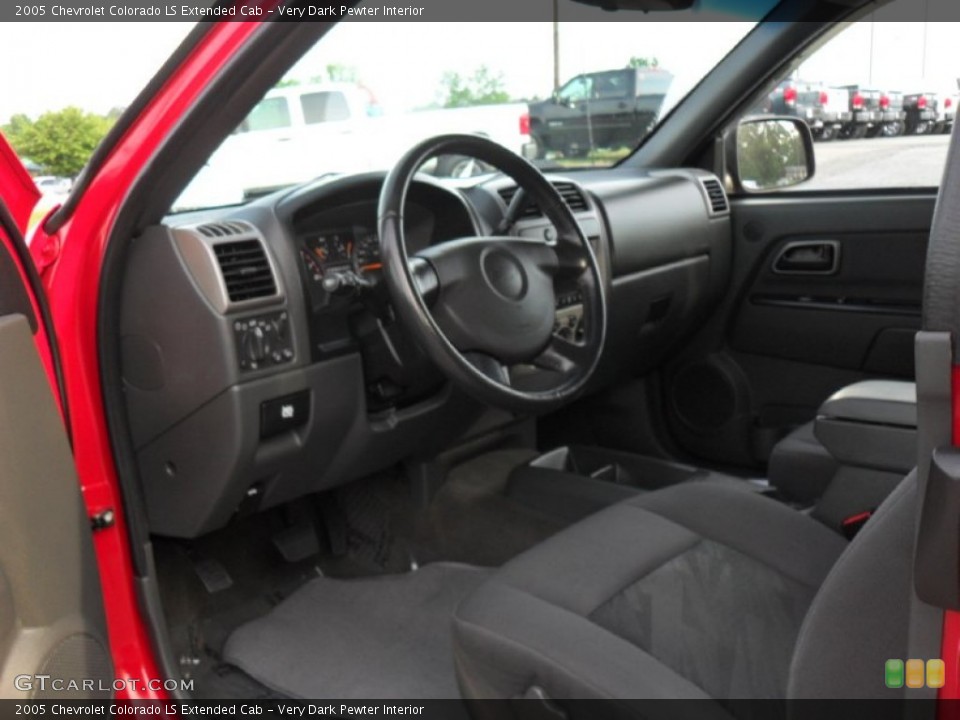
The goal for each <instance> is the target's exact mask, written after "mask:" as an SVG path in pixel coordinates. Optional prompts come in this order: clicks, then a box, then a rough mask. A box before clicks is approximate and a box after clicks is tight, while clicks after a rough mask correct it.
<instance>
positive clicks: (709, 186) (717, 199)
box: [700, 178, 730, 215]
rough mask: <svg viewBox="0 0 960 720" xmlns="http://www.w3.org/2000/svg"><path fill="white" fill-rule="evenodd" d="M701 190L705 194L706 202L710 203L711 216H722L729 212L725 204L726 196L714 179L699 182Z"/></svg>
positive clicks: (717, 181) (718, 182)
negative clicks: (701, 186)
mask: <svg viewBox="0 0 960 720" xmlns="http://www.w3.org/2000/svg"><path fill="white" fill-rule="evenodd" d="M700 182H701V184H702V185H703V189H704V190H705V191H706V193H707V200H708V201H709V203H710V214H711V215H723V214H724V213H727V212H729V211H730V206H729V205H728V204H727V194H726V193H725V192H724V191H723V186H722V185H721V184H720V181H719V180H717V179H716V178H707V179H705V180H701V181H700Z"/></svg>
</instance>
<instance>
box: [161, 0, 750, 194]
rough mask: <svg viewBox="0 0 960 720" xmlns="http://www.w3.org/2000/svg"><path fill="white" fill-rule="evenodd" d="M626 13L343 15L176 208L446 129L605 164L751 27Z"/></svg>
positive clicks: (545, 162) (517, 148)
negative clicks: (411, 18)
mask: <svg viewBox="0 0 960 720" xmlns="http://www.w3.org/2000/svg"><path fill="white" fill-rule="evenodd" d="M598 12H600V11H598ZM687 14H688V13H685V12H681V13H671V14H670V15H668V16H666V17H671V18H673V17H680V18H682V17H683V16H685V15H687ZM600 17H602V18H604V19H606V18H610V17H611V15H609V14H606V13H601V14H600ZM617 17H618V18H629V20H630V21H627V22H624V21H623V20H620V21H618V22H598V21H588V22H564V21H562V20H560V21H558V22H556V23H554V22H552V21H544V22H515V23H466V22H464V23H433V22H341V23H339V24H337V25H336V26H334V28H333V29H332V30H331V31H330V32H329V33H328V34H327V35H326V36H324V37H323V38H322V39H321V40H320V41H319V42H318V43H317V44H316V45H315V46H314V47H313V48H312V49H311V50H310V51H308V52H307V53H306V54H305V55H304V56H303V57H302V58H301V60H300V61H299V62H298V63H297V64H296V66H294V67H293V68H291V69H290V70H289V72H288V73H287V74H286V75H285V77H284V78H283V79H282V80H281V81H280V82H279V83H278V84H277V85H276V86H275V87H274V88H273V89H272V90H270V91H269V92H268V93H267V94H266V96H265V97H264V98H263V100H261V102H260V103H259V104H258V105H257V106H256V107H255V108H254V109H253V110H252V111H251V113H250V115H249V117H248V118H247V119H246V120H245V121H244V122H243V123H241V125H240V126H239V127H238V128H237V129H236V130H235V131H234V133H233V134H231V135H230V136H229V137H228V138H227V139H226V140H225V141H224V143H223V144H222V145H221V146H220V148H219V149H218V150H217V152H215V153H214V155H213V156H212V157H211V158H210V159H209V161H208V162H207V164H206V166H205V167H204V168H203V170H202V171H201V172H200V173H199V174H198V175H197V177H196V178H195V179H194V181H193V182H192V183H191V184H190V186H189V187H188V188H187V189H186V190H185V191H184V193H183V194H182V195H181V197H180V199H179V200H178V201H177V203H176V204H175V205H174V208H173V209H174V210H175V211H177V210H187V209H195V208H202V207H209V206H212V205H226V204H233V203H240V202H244V201H246V200H249V199H251V198H254V197H257V196H259V195H262V194H265V193H268V192H271V191H273V190H276V189H278V188H281V187H286V186H289V185H292V184H295V183H300V182H304V181H308V180H310V179H313V178H317V177H321V176H323V175H324V174H327V173H351V172H363V171H371V170H386V169H388V168H390V167H391V166H392V165H393V164H394V163H395V162H396V161H397V160H398V159H399V157H400V156H401V155H402V154H403V152H404V151H406V150H407V149H408V148H410V147H411V146H413V145H414V144H415V143H416V142H418V141H420V140H423V139H425V138H426V137H429V136H431V135H439V134H443V133H451V132H467V133H480V134H483V135H485V136H487V137H489V138H491V139H493V140H495V141H496V142H498V143H500V144H502V145H504V146H506V147H508V148H509V149H511V150H513V151H514V152H516V153H518V154H520V155H522V156H524V157H526V158H528V159H529V160H531V161H533V162H534V163H536V164H537V165H539V166H540V167H542V168H544V169H562V170H575V169H578V168H585V167H604V166H610V165H613V164H615V163H617V162H618V161H620V160H621V159H622V158H624V157H625V156H627V155H628V154H629V153H630V152H632V151H633V149H635V148H636V147H637V145H638V144H639V143H640V142H641V141H642V140H643V138H644V137H645V136H646V135H647V134H648V133H650V132H651V131H652V130H653V129H654V128H655V127H656V126H657V124H658V123H659V121H660V120H661V119H662V118H663V117H664V116H665V115H666V113H667V112H669V110H670V109H671V108H672V107H673V106H674V105H675V104H676V103H677V102H679V101H680V100H681V99H682V98H683V97H684V96H685V95H686V94H687V93H688V92H689V91H690V90H691V89H692V88H693V87H694V86H695V85H696V84H697V83H698V82H699V81H700V80H701V79H702V78H703V77H704V76H705V75H706V74H707V73H708V72H709V71H710V70H711V69H712V68H713V66H714V65H716V64H717V63H718V62H719V61H720V60H721V59H722V58H723V56H724V55H726V54H727V53H728V52H729V51H730V50H731V49H732V48H733V47H734V46H735V45H736V44H737V43H738V42H739V41H740V40H741V39H742V38H743V37H744V36H745V35H746V34H747V33H748V32H749V31H750V30H751V29H752V28H753V27H754V24H755V23H753V22H688V21H683V20H678V21H668V22H665V21H656V22H645V21H644V19H643V18H644V16H643V15H642V14H637V13H621V14H619V15H618V16H617ZM659 17H665V15H663V14H661V15H660V16H659ZM424 170H425V171H427V172H431V173H433V174H434V175H437V176H440V177H459V178H462V177H469V176H474V175H480V174H484V173H488V172H491V171H492V168H490V167H488V166H486V165H484V164H483V163H480V162H477V161H475V160H473V159H471V158H465V157H453V156H447V157H442V158H438V159H437V160H435V161H431V163H429V164H428V165H427V166H425V167H424Z"/></svg>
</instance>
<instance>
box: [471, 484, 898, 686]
mask: <svg viewBox="0 0 960 720" xmlns="http://www.w3.org/2000/svg"><path fill="white" fill-rule="evenodd" d="M914 485H915V483H914V482H913V480H912V477H911V478H909V479H908V480H905V481H904V483H902V484H901V487H900V488H898V490H897V491H895V492H894V493H893V495H891V497H890V498H889V499H888V501H887V503H885V505H884V508H882V509H881V510H880V511H878V513H877V515H876V516H875V517H874V519H872V520H871V522H870V523H869V524H868V526H867V528H865V529H864V531H863V532H861V534H860V535H859V536H858V537H857V539H856V540H855V541H854V543H849V544H848V543H847V542H846V541H845V540H844V539H843V538H842V537H841V536H840V535H838V534H837V533H835V532H833V531H831V530H829V529H828V528H826V527H824V526H823V525H822V524H820V523H818V522H817V521H815V520H812V519H811V518H809V517H808V516H806V515H804V514H801V513H798V512H796V511H794V510H792V509H790V508H788V507H786V506H784V505H781V504H780V503H777V502H776V501H774V500H771V499H769V498H766V497H763V496H761V495H758V494H756V493H753V492H749V491H746V490H741V489H737V488H735V487H733V486H731V485H729V484H717V483H709V482H693V483H686V484H682V485H677V486H674V487H671V488H667V489H664V490H660V491H657V492H653V493H649V494H646V495H642V496H640V497H638V498H634V499H631V500H628V501H625V502H623V503H620V504H618V505H615V506H613V507H611V508H608V509H607V510H604V511H602V512H600V513H597V514H596V515H593V516H591V517H590V518H588V519H586V520H584V521H582V522H580V523H578V524H577V525H575V526H573V527H571V528H569V529H568V530H566V531H564V532H562V533H560V534H558V535H557V536H555V537H554V538H552V539H550V540H548V541H546V542H545V543H543V544H541V545H539V546H537V547H535V548H533V549H531V550H530V551H528V552H527V553H525V554H523V555H521V556H519V557H518V558H516V559H515V560H513V561H512V562H510V563H508V564H507V565H505V566H504V567H503V568H501V570H500V571H498V572H497V573H495V574H494V575H493V576H492V577H491V578H490V579H489V580H487V581H486V582H485V583H484V584H483V585H481V586H480V588H479V589H478V590H477V591H475V592H474V593H473V594H471V595H470V596H468V597H467V598H466V599H465V600H464V602H462V603H461V604H460V605H459V607H458V608H457V611H456V613H455V617H454V660H455V665H456V669H457V674H458V678H459V682H460V687H461V691H462V692H463V694H464V695H465V696H466V697H467V698H473V699H482V698H511V697H521V696H525V695H529V694H530V692H531V691H532V690H533V691H535V692H536V693H542V694H545V695H546V696H547V697H549V698H552V699H559V698H583V699H594V698H618V699H628V698H646V699H657V698H689V699H706V698H713V699H727V698H737V699H740V698H743V699H746V698H784V697H787V695H788V686H789V687H790V693H792V694H797V695H801V696H832V695H834V693H836V692H842V691H843V688H845V687H850V684H851V683H853V685H852V687H853V688H854V692H855V693H858V695H854V696H860V695H868V696H873V695H874V694H875V693H874V691H876V693H878V694H879V695H880V696H882V689H883V677H882V662H883V660H882V659H881V660H880V661H879V662H880V663H881V664H880V665H879V666H877V667H867V668H865V669H864V671H863V672H862V673H861V675H862V677H865V678H867V680H865V681H864V683H861V685H860V686H858V685H857V681H858V680H857V677H852V676H850V675H849V674H848V675H847V676H844V672H846V671H845V670H844V668H843V667H842V666H838V665H836V663H834V664H831V661H830V658H829V657H825V656H824V662H823V664H822V665H823V667H822V668H820V667H815V666H814V664H812V662H811V661H810V660H809V658H799V659H797V658H795V657H794V651H795V648H796V647H797V646H798V637H799V636H800V634H801V627H802V626H803V628H804V629H803V634H804V636H806V635H808V634H809V635H811V636H812V639H810V640H809V641H808V642H803V643H802V644H805V645H807V646H808V647H810V648H811V649H813V650H816V651H821V650H822V648H824V647H828V645H829V643H831V642H837V641H838V638H837V637H836V635H833V636H830V635H829V633H828V632H825V631H824V630H825V629H824V627H823V625H824V624H826V625H827V626H829V625H830V624H831V623H834V624H835V623H836V622H845V621H844V620H843V619H842V618H844V617H845V616H846V615H847V614H850V613H851V612H854V613H856V612H857V610H858V607H857V603H858V602H862V601H863V600H864V597H865V596H864V595H863V593H866V594H867V595H866V597H867V598H871V599H868V600H866V602H867V603H868V605H869V603H871V602H872V603H873V605H874V606H876V609H877V612H879V613H884V612H885V613H886V614H887V618H883V617H880V618H879V619H878V618H876V617H874V616H873V614H872V612H871V611H870V608H869V607H863V608H859V609H860V610H864V611H867V612H865V613H861V614H863V615H864V617H863V618H861V619H860V620H857V621H854V624H856V622H861V624H864V627H859V626H857V629H858V631H859V632H867V633H872V634H873V635H874V636H875V638H880V640H881V641H880V642H876V641H868V642H862V643H860V645H859V647H857V650H858V651H861V657H864V656H865V655H869V656H870V657H872V655H873V654H879V655H880V656H881V657H883V653H886V652H895V651H896V649H897V648H899V647H900V646H901V645H902V644H905V641H904V640H903V638H902V637H900V635H899V634H898V633H893V634H894V635H897V637H892V638H891V637H888V636H889V635H890V633H886V634H884V629H883V628H884V624H890V622H891V620H890V618H891V613H892V614H893V616H896V612H897V611H896V608H897V607H898V605H899V606H902V607H906V606H907V605H908V603H907V602H906V597H903V598H901V597H900V593H899V591H894V592H888V593H887V597H883V593H882V592H879V591H878V586H877V582H880V583H881V584H880V585H879V588H883V587H884V586H885V584H886V585H890V584H891V583H892V585H890V587H898V586H897V585H896V583H898V582H899V583H900V584H901V586H902V587H903V588H904V592H909V587H910V585H909V581H908V579H907V578H903V577H902V576H903V575H904V574H908V573H909V568H910V562H911V558H910V550H909V548H910V546H911V542H910V539H911V533H912V528H913V508H914V503H913V497H914V492H913V486H914ZM891 530H896V532H891ZM877 532H880V533H883V534H882V536H881V540H882V539H883V538H886V540H884V541H883V542H881V543H877V542H874V543H868V544H867V545H866V546H865V547H864V549H865V552H864V551H855V550H854V546H858V545H862V543H861V539H863V540H868V539H869V536H876V533H877ZM891 543H892V545H891ZM904 548H906V550H905V551H904V550H903V549H904ZM877 552H879V553H881V554H882V556H883V559H884V560H885V561H886V562H887V563H888V565H887V567H885V568H883V570H882V571H881V573H880V575H879V577H877V578H875V580H876V582H873V581H871V582H866V581H864V582H861V583H859V585H858V586H857V587H856V588H854V591H853V592H852V593H847V594H843V593H839V594H840V595H842V596H841V597H839V600H838V593H837V591H836V590H837V588H841V589H843V588H844V587H845V586H846V585H847V583H846V582H845V580H844V578H843V577H838V578H831V580H830V581H827V578H828V575H830V574H831V568H832V567H834V565H835V564H836V563H837V560H838V558H840V557H841V555H844V553H846V555H844V557H845V558H846V560H845V566H846V569H847V571H848V572H852V573H853V576H852V577H853V578H854V580H855V581H860V580H863V579H864V576H863V573H864V572H865V570H864V567H872V566H874V565H876V564H878V563H877V561H878V558H877V557H875V553H877ZM861 566H864V567H861ZM866 572H867V574H869V570H868V569H867V570H866ZM825 581H826V582H825ZM827 586H830V587H832V588H833V591H832V592H829V593H824V592H822V591H821V588H823V589H824V590H826V588H827ZM818 592H820V593H821V595H822V596H823V597H821V596H818ZM815 598H816V603H817V605H818V606H819V607H818V608H815V609H816V612H811V605H814V603H815ZM838 602H839V606H838ZM851 603H853V605H852V606H851ZM891 607H892V608H893V610H891ZM808 613H809V614H810V615H816V618H815V619H814V620H813V621H812V622H808V626H804V620H805V618H807V616H808ZM835 616H836V617H835ZM867 616H869V617H867ZM837 617H839V618H841V619H840V620H839V621H838V620H837ZM894 622H895V621H894ZM905 624H906V623H904V625H905ZM833 629H834V631H838V632H839V629H838V628H837V627H835V626H834V627H833ZM853 642H854V643H856V642H857V640H853ZM870 651H875V652H870ZM822 655H824V654H823V653H822ZM825 655H829V653H826V654H825ZM834 655H836V653H834ZM887 657H899V656H898V655H888V656H887ZM843 662H849V660H847V659H844V660H843ZM792 663H794V664H797V663H800V664H801V665H803V664H804V663H807V664H808V665H809V668H807V667H806V666H805V669H807V670H809V675H810V676H811V677H813V676H817V677H818V678H821V679H822V677H821V676H824V677H826V678H827V679H826V680H825V681H823V682H821V683H820V684H814V685H805V682H804V679H803V678H800V679H799V680H798V679H796V678H792V676H791V664H792ZM831 672H833V673H834V674H836V675H838V677H837V679H836V680H835V681H834V682H835V685H834V686H833V687H831V686H830V678H829V676H830V673H831ZM851 672H853V674H854V675H856V672H855V671H851ZM871 678H872V679H871ZM844 683H846V684H844ZM877 687H879V688H880V690H878V689H877Z"/></svg>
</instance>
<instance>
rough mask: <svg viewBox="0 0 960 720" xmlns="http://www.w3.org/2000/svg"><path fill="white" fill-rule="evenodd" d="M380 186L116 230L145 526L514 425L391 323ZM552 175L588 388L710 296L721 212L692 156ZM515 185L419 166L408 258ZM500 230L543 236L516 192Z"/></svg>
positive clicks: (567, 309)
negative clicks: (594, 355)
mask: <svg viewBox="0 0 960 720" xmlns="http://www.w3.org/2000/svg"><path fill="white" fill-rule="evenodd" d="M574 178H575V179H574ZM383 180H384V174H383V173H368V174H362V175H351V176H337V177H328V178H324V179H322V180H319V181H315V182H312V183H308V184H305V185H302V186H299V187H296V188H294V189H292V190H287V191H281V192H278V193H275V194H273V195H270V196H267V197H264V198H260V199H258V200H256V201H254V202H252V203H249V204H247V205H243V206H239V207H232V208H221V209H216V210H210V211H205V212H198V213H189V214H182V215H176V216H172V217H170V218H168V219H167V220H166V221H165V222H164V223H162V224H158V225H155V226H152V227H150V228H147V229H146V231H145V232H144V233H143V234H142V235H141V236H140V237H138V238H137V239H136V240H135V242H134V243H133V246H132V248H133V249H132V251H131V254H130V258H129V261H128V264H127V267H126V274H125V278H124V289H123V298H122V303H123V304H122V311H121V327H120V334H121V348H122V358H121V361H122V369H123V378H124V383H125V392H126V398H127V406H128V407H127V409H128V417H129V424H130V429H131V433H132V436H133V439H134V445H135V448H136V452H137V459H138V464H139V468H140V474H141V478H142V483H143V490H144V496H145V499H146V506H147V511H148V519H149V523H150V527H151V530H152V532H154V533H157V534H161V535H167V536H175V537H197V536H199V535H202V534H204V533H206V532H210V531H212V530H215V529H217V528H219V527H222V526H223V525H225V524H226V523H228V522H230V520H231V519H233V518H235V517H238V516H242V515H245V514H249V513H253V512H257V511H259V510H261V509H264V508H267V507H272V506H275V505H278V504H281V503H283V502H286V501H289V500H292V499H294V498H297V497H301V496H303V495H306V494H309V493H314V492H318V491H321V490H324V489H328V488H332V487H335V486H337V485H341V484H343V483H346V482H349V481H351V480H353V479H356V478H360V477H363V476H364V475H367V474H370V473H372V472H377V471H380V470H383V469H386V468H388V467H390V466H391V465H394V464H396V463H398V462H401V461H409V460H417V461H419V460H423V459H429V458H431V457H433V456H435V455H436V454H438V453H440V452H442V451H443V450H445V449H448V448H450V447H453V446H456V445H457V444H460V443H463V442H466V441H469V440H470V439H471V438H476V437H480V436H482V435H484V434H489V433H491V432H496V431H497V430H498V429H502V428H506V427H509V426H510V425H511V424H514V423H517V422H519V421H522V420H523V418H519V417H516V416H514V415H512V414H510V413H507V412H505V411H502V410H498V409H497V408H491V407H487V406H484V405H482V404H480V403H478V402H476V401H474V400H472V399H471V398H468V397H466V396H465V395H463V394H462V393H461V392H460V391H459V390H458V389H457V388H455V387H452V386H451V385H450V383H449V382H448V381H447V380H446V378H445V377H444V376H443V375H442V374H441V373H439V371H438V370H437V369H436V368H435V367H433V365H432V364H431V363H430V362H429V361H428V360H427V358H426V357H425V356H424V355H423V353H422V352H421V350H420V349H419V347H417V346H416V344H415V343H413V342H412V341H411V340H410V339H409V337H408V336H407V334H406V333H405V332H404V330H403V327H402V326H401V324H400V323H399V322H398V321H397V318H396V316H395V314H394V312H393V306H392V302H391V298H390V296H389V292H388V291H387V288H386V284H385V282H384V279H383V272H382V264H381V258H380V245H379V238H378V237H377V231H376V227H377V223H376V208H377V202H378V197H379V193H380V188H381V186H382V184H383ZM550 180H551V182H553V183H554V185H555V186H556V188H557V190H558V191H559V192H560V194H561V196H562V197H563V198H564V200H565V201H566V202H567V204H568V205H569V206H570V208H571V210H573V212H574V214H575V217H576V218H577V220H578V222H579V223H580V225H581V227H582V229H583V230H584V234H585V235H586V236H587V237H588V239H589V241H590V243H591V244H592V246H593V248H594V251H595V252H596V255H597V258H598V263H599V265H600V269H601V274H602V275H603V277H604V282H605V285H606V287H607V295H608V309H609V312H608V315H609V318H608V323H609V324H608V332H607V343H606V346H605V350H604V356H603V358H602V361H601V365H600V367H599V369H598V371H597V373H596V376H595V378H594V380H593V381H592V387H591V388H590V389H589V391H596V390H600V389H602V388H604V387H607V386H609V385H611V384H613V383H616V382H618V381H620V380H621V379H622V378H623V377H625V376H628V375H638V374H642V373H644V372H647V371H649V370H650V369H652V368H653V367H656V365H657V364H658V363H659V362H660V361H661V360H662V359H663V358H664V357H665V355H666V353H668V352H669V351H670V349H671V347H672V344H673V343H674V342H675V341H676V339H677V338H678V337H680V336H682V335H683V333H685V332H687V331H688V330H689V329H690V328H691V327H692V326H694V325H695V324H696V323H698V322H700V321H702V319H703V318H704V317H705V316H706V314H707V313H708V312H709V310H710V308H711V307H712V306H713V305H714V304H715V300H716V299H717V298H718V297H719V296H720V295H721V293H722V292H723V289H724V287H725V284H726V281H727V276H728V274H729V264H730V244H731V241H730V220H729V207H727V206H726V198H725V196H724V195H723V192H722V187H721V186H720V184H719V180H717V178H715V177H714V176H712V175H710V174H709V173H705V172H702V171H699V170H672V171H663V172H656V171H651V172H639V171H636V170H618V169H608V170H604V171H585V172H579V173H577V174H576V175H575V176H559V175H557V176H551V177H550ZM718 189H720V192H719V197H720V198H721V199H722V200H723V203H722V205H718V203H717V198H718V195H717V190H718ZM515 191H516V186H515V185H514V184H513V182H512V181H511V180H509V179H508V178H505V177H502V176H487V177H484V178H479V179H474V180H470V181H463V180H460V181H450V182H443V181H439V180H435V179H432V178H430V177H428V176H422V177H418V179H417V180H416V181H415V182H414V183H413V184H412V185H411V187H410V189H409V192H408V196H407V204H406V206H405V208H404V229H405V236H406V242H407V251H408V253H409V254H415V253H417V252H419V251H421V250H423V249H425V248H428V247H430V246H432V245H436V244H440V243H444V242H448V241H451V240H455V239H458V238H464V237H473V236H477V235H484V234H491V233H492V232H493V228H495V227H497V225H498V224H499V223H500V221H501V220H502V219H503V215H504V212H505V210H506V207H507V205H508V204H509V200H510V198H511V197H512V194H513V193H514V192H515ZM511 233H512V234H514V235H517V236H522V237H528V238H531V237H532V238H541V239H543V240H545V241H547V242H550V241H551V240H552V238H553V236H554V234H555V231H554V230H553V227H552V225H551V224H550V223H549V221H547V220H546V218H545V217H544V216H543V214H542V213H541V212H540V211H539V209H538V208H536V206H531V207H528V208H527V209H526V211H524V212H523V213H522V214H521V216H520V218H519V219H518V220H517V221H516V223H515V225H514V227H513V228H512V229H511ZM441 299H442V298H441ZM556 301H557V303H556V323H555V326H554V332H555V333H556V334H558V335H562V336H563V337H565V338H568V339H570V340H573V341H574V342H576V341H577V338H578V337H580V336H581V335H582V332H583V326H582V323H583V308H582V299H581V296H580V294H579V289H578V286H577V285H576V284H575V282H574V284H571V285H570V286H569V287H558V288H557V293H556ZM545 372H547V371H537V370H534V369H533V368H531V367H525V366H523V367H517V368H515V369H514V371H512V372H511V375H512V377H511V381H512V382H514V383H516V384H518V385H519V386H527V387H531V388H534V387H537V384H538V383H544V382H546V381H547V380H549V378H546V377H545V376H544V375H543V373H545Z"/></svg>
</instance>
